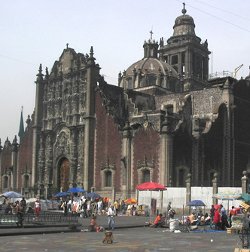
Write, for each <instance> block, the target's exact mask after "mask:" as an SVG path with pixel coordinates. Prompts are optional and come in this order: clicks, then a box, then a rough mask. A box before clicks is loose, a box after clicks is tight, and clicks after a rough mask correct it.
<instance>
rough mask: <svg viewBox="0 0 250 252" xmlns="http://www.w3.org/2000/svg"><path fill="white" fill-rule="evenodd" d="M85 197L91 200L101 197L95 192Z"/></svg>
mask: <svg viewBox="0 0 250 252" xmlns="http://www.w3.org/2000/svg"><path fill="white" fill-rule="evenodd" d="M87 197H88V198H92V199H99V198H101V196H100V195H99V194H98V193H96V192H90V193H87Z"/></svg>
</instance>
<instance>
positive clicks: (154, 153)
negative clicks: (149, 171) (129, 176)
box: [133, 127, 160, 189]
mask: <svg viewBox="0 0 250 252" xmlns="http://www.w3.org/2000/svg"><path fill="white" fill-rule="evenodd" d="M145 156H146V158H147V161H148V163H150V164H152V163H153V164H154V167H153V177H152V181H154V182H158V183H159V156H160V136H159V133H158V132H157V131H155V130H154V129H153V128H152V127H147V128H145V129H144V128H141V129H140V130H139V131H138V132H137V133H136V135H135V137H134V167H133V172H134V186H136V185H137V184H138V182H139V181H138V172H137V164H138V162H139V163H144V160H145ZM133 189H135V188H133Z"/></svg>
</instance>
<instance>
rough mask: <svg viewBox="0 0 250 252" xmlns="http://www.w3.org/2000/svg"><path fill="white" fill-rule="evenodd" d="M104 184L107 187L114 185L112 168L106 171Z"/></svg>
mask: <svg viewBox="0 0 250 252" xmlns="http://www.w3.org/2000/svg"><path fill="white" fill-rule="evenodd" d="M104 186H105V187H111V186H112V171H110V170H107V171H105V172H104Z"/></svg>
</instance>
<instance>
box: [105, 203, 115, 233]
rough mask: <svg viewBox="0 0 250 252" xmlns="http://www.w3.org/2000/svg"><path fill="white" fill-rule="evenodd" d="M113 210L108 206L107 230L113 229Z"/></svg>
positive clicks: (111, 206) (112, 207)
mask: <svg viewBox="0 0 250 252" xmlns="http://www.w3.org/2000/svg"><path fill="white" fill-rule="evenodd" d="M115 214H116V213H115V208H114V206H113V205H110V206H109V208H108V212H107V215H108V229H112V230H114V229H115Z"/></svg>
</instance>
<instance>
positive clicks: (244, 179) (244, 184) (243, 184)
mask: <svg viewBox="0 0 250 252" xmlns="http://www.w3.org/2000/svg"><path fill="white" fill-rule="evenodd" d="M247 182H248V179H247V172H246V171H243V176H242V178H241V188H242V193H247V191H248V188H247Z"/></svg>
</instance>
